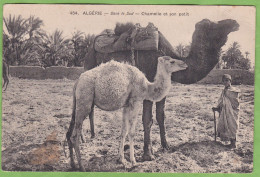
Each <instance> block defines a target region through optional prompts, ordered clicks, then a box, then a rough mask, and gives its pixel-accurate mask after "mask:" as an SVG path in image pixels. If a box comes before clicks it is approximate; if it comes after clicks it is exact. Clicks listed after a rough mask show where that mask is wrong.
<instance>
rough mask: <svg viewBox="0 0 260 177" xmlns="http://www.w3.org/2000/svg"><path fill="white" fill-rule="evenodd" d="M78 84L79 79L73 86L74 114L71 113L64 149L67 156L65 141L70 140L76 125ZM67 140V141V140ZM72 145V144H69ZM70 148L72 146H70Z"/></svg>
mask: <svg viewBox="0 0 260 177" xmlns="http://www.w3.org/2000/svg"><path fill="white" fill-rule="evenodd" d="M77 85H78V81H77V82H76V83H75V85H74V88H73V105H72V115H71V122H70V126H69V130H68V132H67V134H66V137H65V140H64V143H63V151H64V155H65V157H67V154H66V151H65V143H66V142H68V140H69V139H70V137H71V135H72V131H73V129H74V125H75V115H76V88H77ZM66 140H67V141H66ZM69 146H70V145H69ZM69 148H70V147H69Z"/></svg>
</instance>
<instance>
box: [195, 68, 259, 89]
mask: <svg viewBox="0 0 260 177" xmlns="http://www.w3.org/2000/svg"><path fill="white" fill-rule="evenodd" d="M223 74H229V75H231V77H232V84H233V85H240V84H243V85H254V79H255V75H254V72H252V71H247V70H240V69H220V70H218V69H214V70H212V71H211V72H210V73H209V74H208V75H207V77H205V78H204V79H202V80H201V81H199V82H198V83H199V84H221V83H222V76H223Z"/></svg>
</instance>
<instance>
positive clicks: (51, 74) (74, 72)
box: [10, 66, 84, 80]
mask: <svg viewBox="0 0 260 177" xmlns="http://www.w3.org/2000/svg"><path fill="white" fill-rule="evenodd" d="M83 71H84V69H83V67H71V68H67V67H61V66H54V67H49V68H46V69H44V68H41V67H38V66H10V75H11V76H12V77H18V78H22V79H38V80H41V79H64V78H67V79H71V80H75V79H77V78H78V77H79V76H80V74H81V73H82V72H83Z"/></svg>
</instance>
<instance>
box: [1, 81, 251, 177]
mask: <svg viewBox="0 0 260 177" xmlns="http://www.w3.org/2000/svg"><path fill="white" fill-rule="evenodd" d="M74 82H75V81H71V80H67V79H62V80H26V79H25V80H22V79H16V78H12V79H11V81H10V84H9V87H8V89H7V91H6V92H4V93H3V102H2V105H3V109H2V126H3V127H2V169H3V170H7V171H71V168H70V165H69V159H68V157H65V156H64V153H63V147H62V145H63V141H64V139H65V134H66V131H67V129H68V126H69V122H70V115H71V108H72V88H73V84H74ZM238 87H239V88H240V89H241V90H242V95H241V111H240V115H241V116H240V129H239V132H238V148H237V149H236V150H230V149H228V148H227V147H226V146H224V145H223V143H224V142H219V140H218V142H214V130H213V113H212V111H211V107H212V106H214V105H216V102H217V99H218V96H219V95H220V92H221V89H222V86H220V85H196V84H194V85H181V84H174V85H173V87H172V89H171V92H170V93H169V96H168V97H167V103H166V108H165V110H166V117H167V118H166V122H165V126H166V130H167V139H168V143H169V144H170V146H171V148H170V150H167V151H165V150H163V149H162V148H161V145H160V137H159V128H158V125H157V123H156V120H155V118H154V125H153V126H152V133H151V139H152V144H153V151H154V155H155V160H153V161H146V162H143V161H142V154H143V126H142V120H141V115H142V114H141V112H140V114H139V118H138V119H139V121H138V124H137V127H136V138H135V151H136V159H137V162H138V163H137V166H136V167H134V168H124V167H123V166H122V165H121V164H119V163H118V162H117V160H118V155H117V154H118V145H119V135H120V127H121V115H122V114H121V110H119V111H116V112H105V111H101V110H99V109H97V108H96V109H95V128H96V137H95V138H94V139H90V131H89V121H88V120H86V121H85V122H84V125H83V128H84V132H83V134H84V136H85V139H86V140H87V142H86V143H81V144H80V148H81V153H82V157H83V164H84V165H85V167H86V169H88V170H89V171H111V172H180V173H181V172H185V173H197V172H202V173H206V172H207V173H229V172H232V173H249V172H252V169H253V126H254V87H253V86H245V85H241V86H238ZM53 132H55V136H54V135H53ZM53 136H54V139H55V141H49V140H48V137H53ZM66 153H67V154H68V149H67V146H66ZM125 153H126V158H129V150H127V151H126V152H125ZM34 154H36V155H35V156H34V157H32V155H34ZM42 154H43V156H46V158H42V157H41V155H42ZM35 159H40V160H38V162H36V161H35ZM128 160H129V159H128Z"/></svg>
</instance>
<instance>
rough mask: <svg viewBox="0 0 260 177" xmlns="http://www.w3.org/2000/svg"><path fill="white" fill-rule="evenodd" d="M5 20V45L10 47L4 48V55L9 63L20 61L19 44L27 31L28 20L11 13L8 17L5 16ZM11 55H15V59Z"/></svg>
mask: <svg viewBox="0 0 260 177" xmlns="http://www.w3.org/2000/svg"><path fill="white" fill-rule="evenodd" d="M3 21H4V25H5V27H6V30H7V31H5V32H4V43H5V44H4V47H8V49H6V48H4V57H5V58H6V61H7V62H8V64H14V62H18V63H20V60H21V57H20V54H21V52H20V50H19V46H20V45H21V43H22V41H23V40H24V36H25V35H26V32H27V29H26V23H27V20H26V19H23V18H22V16H21V15H19V16H18V17H16V16H12V15H9V17H8V18H3ZM10 57H15V59H14V58H10Z"/></svg>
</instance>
